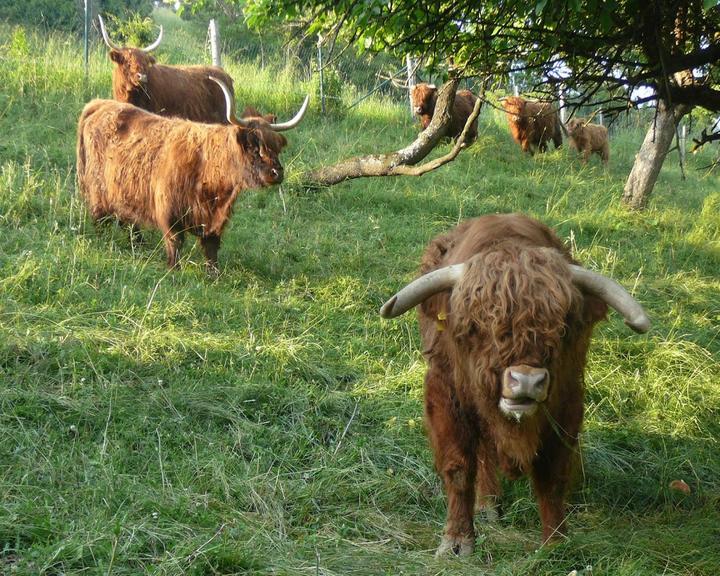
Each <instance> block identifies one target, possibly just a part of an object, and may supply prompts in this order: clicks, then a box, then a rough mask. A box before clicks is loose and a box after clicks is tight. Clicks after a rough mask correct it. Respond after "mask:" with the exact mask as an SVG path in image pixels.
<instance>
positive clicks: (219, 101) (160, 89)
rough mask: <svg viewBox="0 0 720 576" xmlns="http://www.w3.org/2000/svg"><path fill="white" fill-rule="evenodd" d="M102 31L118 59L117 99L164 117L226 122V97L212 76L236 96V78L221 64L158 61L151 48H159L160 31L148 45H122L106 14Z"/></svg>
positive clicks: (115, 69) (115, 71)
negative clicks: (107, 27) (109, 28)
mask: <svg viewBox="0 0 720 576" xmlns="http://www.w3.org/2000/svg"><path fill="white" fill-rule="evenodd" d="M98 20H99V22H100V31H101V32H102V36H103V39H104V40H105V44H107V46H108V48H110V60H112V61H113V62H115V66H114V67H113V73H112V92H113V98H114V99H115V100H117V101H118V102H127V103H129V104H134V105H135V106H139V107H140V108H144V109H145V110H149V111H150V112H155V113H156V114H160V115H162V116H177V117H179V118H186V119H188V120H195V121H196V122H210V123H213V124H224V123H226V122H227V120H226V114H225V99H224V96H223V93H222V91H221V90H220V88H218V86H217V85H216V84H215V83H214V82H212V81H211V80H210V79H209V77H210V76H213V77H215V78H218V79H220V80H222V82H223V83H224V84H225V85H226V86H227V87H228V89H229V90H230V93H231V94H232V95H233V98H234V97H235V96H234V91H233V83H232V78H230V76H229V75H228V74H227V73H226V72H225V71H224V70H223V69H222V68H218V67H217V66H166V65H164V64H156V63H155V58H153V56H151V55H150V51H152V50H154V49H155V48H157V47H158V46H159V44H160V40H161V39H162V26H161V27H160V34H159V36H158V38H157V40H155V42H153V43H152V44H151V45H150V46H148V47H147V48H121V47H119V46H116V45H115V44H113V43H112V41H111V40H110V37H109V36H108V33H107V30H105V24H104V22H103V20H102V17H101V16H99V15H98Z"/></svg>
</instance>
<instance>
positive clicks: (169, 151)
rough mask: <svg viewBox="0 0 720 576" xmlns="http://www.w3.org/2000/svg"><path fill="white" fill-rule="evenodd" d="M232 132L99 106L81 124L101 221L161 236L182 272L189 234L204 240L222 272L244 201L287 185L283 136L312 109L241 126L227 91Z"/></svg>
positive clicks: (86, 190) (84, 160)
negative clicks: (220, 259)
mask: <svg viewBox="0 0 720 576" xmlns="http://www.w3.org/2000/svg"><path fill="white" fill-rule="evenodd" d="M222 89H223V91H224V92H225V98H226V101H227V111H228V112H227V119H228V121H229V122H230V124H231V125H229V126H228V125H220V124H199V123H197V122H190V121H188V120H181V119H177V118H164V117H162V116H157V115H156V114H152V113H150V112H147V111H145V110H142V109H140V108H136V107H135V106H133V105H131V104H125V103H122V102H115V101H113V100H93V101H92V102H90V103H88V104H87V105H86V106H85V108H84V109H83V111H82V114H81V116H80V121H79V123H78V138H77V174H78V182H79V188H80V192H81V193H82V195H83V196H84V198H85V201H86V202H87V205H88V208H89V209H90V214H91V216H92V218H93V219H94V220H95V221H98V220H100V219H102V218H106V217H110V216H114V217H116V218H118V219H119V220H120V221H121V222H126V223H129V224H133V225H144V226H149V227H153V228H159V229H160V231H161V232H162V233H163V238H164V241H165V250H166V252H167V263H168V266H170V267H175V266H176V265H177V263H178V252H179V250H180V246H181V245H182V242H183V237H184V233H185V232H190V233H191V234H195V235H196V236H198V237H199V238H200V244H201V246H202V249H203V252H204V254H205V258H206V259H207V265H208V271H209V272H211V273H214V272H216V271H217V252H218V248H219V247H220V236H221V234H222V232H223V229H224V228H225V225H226V224H227V222H228V219H229V218H230V215H231V213H232V208H233V204H234V202H235V199H236V198H237V196H238V194H239V193H240V192H242V191H243V190H245V189H247V188H258V187H264V186H269V185H271V184H277V183H279V182H282V179H283V168H282V166H281V165H280V161H279V159H278V155H279V154H280V151H281V150H282V149H283V147H284V146H285V145H286V144H287V141H286V140H285V137H284V136H283V135H282V134H278V132H280V131H283V130H288V129H290V128H293V127H294V126H296V125H297V124H298V122H299V121H300V119H301V118H302V116H303V114H304V113H305V110H306V109H307V103H308V98H305V102H304V103H303V106H302V108H301V109H300V111H299V112H298V114H297V115H296V116H295V117H294V118H293V119H292V120H290V121H289V122H285V123H283V124H268V123H267V122H265V121H264V120H263V119H262V118H251V119H249V120H242V119H240V120H238V119H237V118H236V117H235V108H234V101H233V100H232V98H231V95H230V93H229V91H228V90H227V89H226V88H225V87H224V86H223V87H222Z"/></svg>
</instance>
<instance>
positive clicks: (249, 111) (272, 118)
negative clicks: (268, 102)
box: [241, 106, 277, 124]
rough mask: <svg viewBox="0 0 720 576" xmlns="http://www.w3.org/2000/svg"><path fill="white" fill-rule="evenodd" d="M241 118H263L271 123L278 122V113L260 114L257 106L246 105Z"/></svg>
mask: <svg viewBox="0 0 720 576" xmlns="http://www.w3.org/2000/svg"><path fill="white" fill-rule="evenodd" d="M241 118H262V119H263V120H265V122H269V123H270V124H275V123H276V122H277V115H276V114H272V113H271V114H260V112H258V110H257V108H255V107H253V106H245V110H243V113H242V116H241Z"/></svg>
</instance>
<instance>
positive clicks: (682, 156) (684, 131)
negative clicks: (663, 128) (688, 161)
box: [678, 122, 687, 164]
mask: <svg viewBox="0 0 720 576" xmlns="http://www.w3.org/2000/svg"><path fill="white" fill-rule="evenodd" d="M679 140H680V141H679V142H678V146H679V147H680V162H682V163H683V164H684V163H685V146H686V145H687V144H686V143H687V124H685V123H684V122H683V125H682V126H681V127H680V138H679Z"/></svg>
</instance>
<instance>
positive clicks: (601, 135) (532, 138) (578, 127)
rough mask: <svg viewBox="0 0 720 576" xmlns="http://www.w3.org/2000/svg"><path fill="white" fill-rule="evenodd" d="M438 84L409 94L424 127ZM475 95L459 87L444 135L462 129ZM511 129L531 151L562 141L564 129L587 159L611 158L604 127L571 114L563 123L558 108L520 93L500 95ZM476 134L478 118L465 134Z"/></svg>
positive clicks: (418, 87) (419, 86)
mask: <svg viewBox="0 0 720 576" xmlns="http://www.w3.org/2000/svg"><path fill="white" fill-rule="evenodd" d="M437 95H438V94H437V88H436V87H435V85H433V84H425V83H423V84H417V85H415V86H413V89H412V92H411V94H410V97H411V100H412V106H413V110H414V112H415V114H417V116H418V117H419V118H420V123H421V125H422V128H423V130H424V129H425V128H427V127H428V125H429V124H430V120H432V117H433V113H434V111H435V103H436V101H437ZM476 100H477V97H476V96H475V95H474V94H473V93H472V92H470V91H469V90H458V92H457V94H456V95H455V102H454V104H453V109H452V113H451V120H450V126H449V128H448V131H447V136H449V137H451V138H457V137H458V136H460V134H461V133H462V131H463V128H464V127H465V123H466V122H467V120H468V118H469V117H470V114H471V113H472V110H473V107H474V106H475V101H476ZM500 102H501V104H502V106H503V108H504V110H505V115H506V116H507V120H508V125H509V127H510V133H511V134H512V137H513V139H514V140H515V141H516V142H517V143H518V144H519V145H520V147H521V148H522V150H523V152H528V153H529V154H534V153H535V151H536V150H539V151H540V152H545V151H546V150H547V143H548V142H549V141H550V140H552V141H553V144H555V148H558V147H559V146H560V145H561V144H562V140H563V136H562V133H563V132H564V133H565V134H566V135H567V137H568V141H569V142H570V146H571V147H572V148H574V149H575V150H577V151H578V152H582V155H583V160H584V161H585V162H587V160H588V158H589V157H590V154H592V153H593V152H595V153H597V154H598V155H599V156H600V158H601V159H602V161H603V163H604V164H605V165H607V163H608V160H609V159H610V145H609V140H608V133H607V128H605V127H604V126H601V125H599V124H591V123H590V122H589V121H588V120H586V119H584V118H572V119H571V120H570V121H569V122H568V123H567V126H565V125H563V123H562V122H561V121H560V117H559V115H558V113H557V110H556V109H555V108H554V107H553V105H552V104H551V103H549V102H537V101H533V100H526V99H525V98H521V97H519V96H509V97H507V98H501V99H500ZM476 138H477V119H476V120H475V121H474V122H473V123H472V125H471V126H470V129H469V130H468V132H467V135H466V136H465V141H466V143H467V144H469V143H471V142H473V141H474V140H475V139H476Z"/></svg>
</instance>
